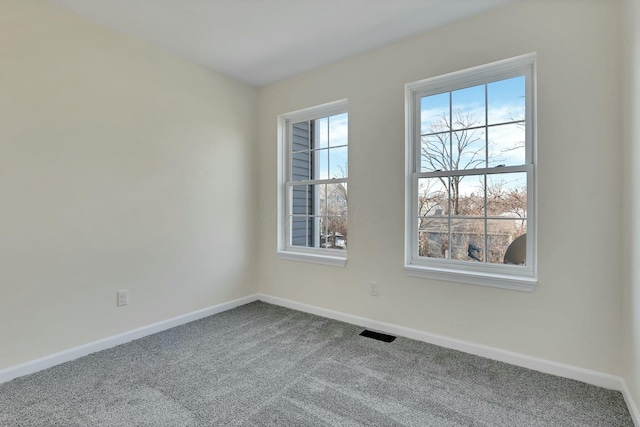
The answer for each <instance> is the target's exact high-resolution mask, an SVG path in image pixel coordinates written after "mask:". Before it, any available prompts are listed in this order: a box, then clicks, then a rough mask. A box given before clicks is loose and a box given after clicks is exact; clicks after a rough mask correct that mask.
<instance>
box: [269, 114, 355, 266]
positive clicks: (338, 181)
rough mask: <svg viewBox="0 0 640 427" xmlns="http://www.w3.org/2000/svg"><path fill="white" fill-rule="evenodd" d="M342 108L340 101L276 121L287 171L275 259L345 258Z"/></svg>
mask: <svg viewBox="0 0 640 427" xmlns="http://www.w3.org/2000/svg"><path fill="white" fill-rule="evenodd" d="M346 108H347V106H346V101H339V102H337V103H332V104H327V105H324V106H320V107H316V108H311V109H308V110H303V111H299V112H295V113H290V114H287V115H283V116H281V117H280V125H281V128H282V129H281V131H282V134H283V138H282V140H281V144H282V147H283V151H284V162H283V164H284V165H285V166H286V168H285V170H284V171H283V174H282V176H283V182H282V186H283V187H282V192H283V194H284V197H281V202H282V203H283V205H284V206H283V208H284V209H283V211H284V217H283V218H281V221H280V236H281V237H280V243H279V253H280V254H282V253H283V252H288V253H290V254H291V253H294V254H295V253H300V254H304V255H305V257H303V258H302V260H309V259H308V257H309V256H319V257H338V258H346V248H347V241H348V234H347V216H348V208H347V188H348V113H347V111H346ZM288 259H292V258H290V257H288ZM312 262H317V261H312Z"/></svg>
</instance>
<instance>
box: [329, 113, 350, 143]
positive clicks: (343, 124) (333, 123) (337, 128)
mask: <svg viewBox="0 0 640 427" xmlns="http://www.w3.org/2000/svg"><path fill="white" fill-rule="evenodd" d="M348 117H349V116H348V114H347V113H344V114H338V115H336V116H331V117H329V145H330V146H331V147H337V146H339V145H347V141H348V129H349V127H348V125H349V118H348Z"/></svg>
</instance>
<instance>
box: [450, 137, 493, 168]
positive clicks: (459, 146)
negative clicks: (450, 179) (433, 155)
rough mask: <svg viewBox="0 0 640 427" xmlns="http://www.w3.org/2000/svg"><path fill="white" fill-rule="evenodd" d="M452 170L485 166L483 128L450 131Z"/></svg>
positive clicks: (485, 154) (485, 155) (485, 153)
mask: <svg viewBox="0 0 640 427" xmlns="http://www.w3.org/2000/svg"><path fill="white" fill-rule="evenodd" d="M452 138H453V141H452V144H451V147H452V148H451V150H452V154H453V164H452V170H456V169H458V170H459V169H475V168H484V167H486V164H487V163H486V159H487V152H486V141H485V130H484V128H483V129H465V130H459V131H457V132H453V133H452Z"/></svg>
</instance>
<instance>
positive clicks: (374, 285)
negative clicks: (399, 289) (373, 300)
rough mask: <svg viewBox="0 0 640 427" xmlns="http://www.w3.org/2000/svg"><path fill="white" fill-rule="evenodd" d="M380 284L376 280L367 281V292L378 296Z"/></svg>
mask: <svg viewBox="0 0 640 427" xmlns="http://www.w3.org/2000/svg"><path fill="white" fill-rule="evenodd" d="M379 288H380V285H379V284H378V282H371V283H369V294H371V295H373V296H374V297H377V296H378V291H379V290H380V289H379Z"/></svg>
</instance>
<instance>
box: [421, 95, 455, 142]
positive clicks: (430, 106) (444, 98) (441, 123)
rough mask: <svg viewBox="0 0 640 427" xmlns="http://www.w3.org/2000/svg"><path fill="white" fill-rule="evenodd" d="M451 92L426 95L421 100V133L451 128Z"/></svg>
mask: <svg viewBox="0 0 640 427" xmlns="http://www.w3.org/2000/svg"><path fill="white" fill-rule="evenodd" d="M449 93H450V92H445V93H440V94H437V95H431V96H425V97H423V98H422V99H421V100H420V134H421V135H424V134H426V133H436V132H442V131H444V130H450V128H449Z"/></svg>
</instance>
